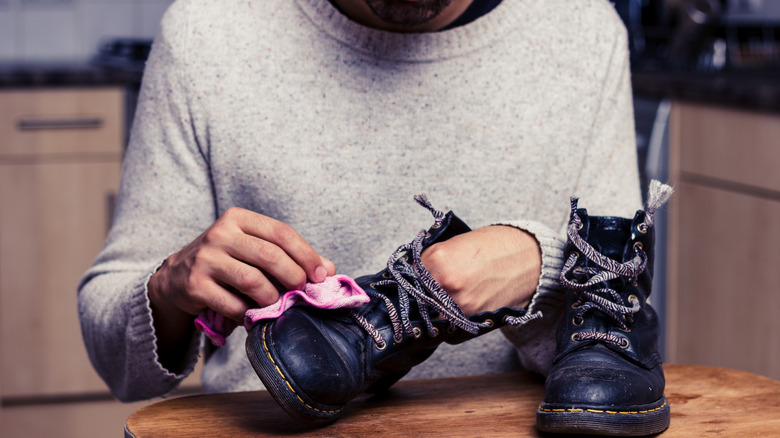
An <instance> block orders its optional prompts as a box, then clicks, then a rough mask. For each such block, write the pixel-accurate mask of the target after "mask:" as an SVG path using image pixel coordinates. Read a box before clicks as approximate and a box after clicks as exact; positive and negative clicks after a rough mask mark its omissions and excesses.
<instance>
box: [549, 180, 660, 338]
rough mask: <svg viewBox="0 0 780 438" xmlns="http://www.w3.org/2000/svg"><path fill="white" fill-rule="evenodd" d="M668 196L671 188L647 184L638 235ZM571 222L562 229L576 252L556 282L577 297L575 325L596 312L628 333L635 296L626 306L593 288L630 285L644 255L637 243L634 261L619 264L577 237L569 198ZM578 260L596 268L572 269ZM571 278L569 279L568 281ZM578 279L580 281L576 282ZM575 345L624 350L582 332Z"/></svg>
mask: <svg viewBox="0 0 780 438" xmlns="http://www.w3.org/2000/svg"><path fill="white" fill-rule="evenodd" d="M671 194H672V188H671V187H669V186H668V185H665V184H661V183H660V182H658V181H655V180H653V181H652V182H651V184H650V193H649V196H648V207H647V209H646V210H645V217H644V220H643V221H642V223H640V224H639V225H638V228H639V231H640V232H642V233H646V232H647V231H648V230H649V229H650V228H652V227H653V224H654V216H655V212H656V211H657V210H658V209H659V208H661V206H662V205H663V204H664V203H666V201H667V200H668V199H669V197H670V196H671ZM571 203H572V220H570V221H569V225H568V227H567V228H566V234H567V235H568V238H569V241H571V242H572V244H574V246H575V247H576V248H577V250H578V251H579V253H578V252H572V253H571V254H569V257H568V258H567V259H566V262H565V263H564V265H563V269H562V270H561V276H560V281H561V283H562V284H563V286H564V287H565V288H567V289H570V290H573V291H574V292H575V293H576V294H577V300H576V301H575V302H574V304H573V307H574V308H575V309H577V312H576V314H575V316H574V322H575V324H577V325H579V324H582V322H583V321H584V320H583V318H584V315H585V313H586V312H588V311H590V310H592V309H596V310H599V311H600V312H602V313H603V314H604V315H606V316H607V317H609V319H611V320H612V321H614V322H615V324H617V325H618V327H620V328H621V329H622V330H627V329H628V324H630V323H631V322H632V321H633V315H634V314H636V313H637V312H639V310H640V308H641V303H640V301H639V298H637V297H636V296H635V295H630V296H628V298H627V300H628V303H626V301H625V300H624V299H623V297H621V296H620V294H619V293H618V292H617V291H615V290H614V289H611V288H609V287H600V288H595V287H597V286H598V285H604V286H605V285H606V284H607V282H608V281H610V280H613V279H616V278H619V277H625V278H628V279H630V280H631V281H635V279H636V278H637V277H638V276H639V274H641V273H642V272H643V271H644V270H645V268H646V267H647V254H646V253H645V251H644V248H643V247H642V245H641V243H640V242H637V244H635V245H634V252H635V254H634V257H633V258H632V259H631V260H629V261H627V262H625V263H620V262H617V261H615V260H612V259H611V258H609V257H606V256H604V255H603V254H601V253H599V252H598V251H596V249H595V248H593V247H592V246H591V245H590V244H588V242H586V241H585V239H583V238H582V237H581V236H580V235H579V230H580V229H581V228H582V218H580V217H579V215H577V213H576V211H577V198H572V200H571ZM580 256H583V257H585V258H587V259H588V260H590V261H592V262H593V263H594V264H595V265H596V266H593V267H582V266H576V264H577V260H578V259H579V257H580ZM569 277H571V279H570V278H569ZM578 279H584V280H583V281H578ZM573 339H574V340H575V341H583V340H595V341H603V342H609V343H612V344H615V345H619V346H621V347H623V348H626V347H628V339H626V338H624V337H622V336H617V335H614V334H612V333H603V332H598V331H595V330H583V331H580V332H577V333H575V334H574V335H573Z"/></svg>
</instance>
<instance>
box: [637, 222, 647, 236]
mask: <svg viewBox="0 0 780 438" xmlns="http://www.w3.org/2000/svg"><path fill="white" fill-rule="evenodd" d="M648 229H649V227H648V226H647V224H646V223H644V222H642V223H640V224H638V225H637V226H636V230H637V231H639V232H640V233H642V234H647V230H648Z"/></svg>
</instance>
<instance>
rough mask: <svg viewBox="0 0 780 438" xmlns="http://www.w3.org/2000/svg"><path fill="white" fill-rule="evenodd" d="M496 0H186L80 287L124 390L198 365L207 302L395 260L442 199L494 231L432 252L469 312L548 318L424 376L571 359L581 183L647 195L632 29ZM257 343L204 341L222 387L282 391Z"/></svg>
mask: <svg viewBox="0 0 780 438" xmlns="http://www.w3.org/2000/svg"><path fill="white" fill-rule="evenodd" d="M477 1H478V0H477ZM490 3H491V4H490V5H489V6H488V7H480V6H481V5H480V4H477V2H476V1H474V2H472V1H471V0H450V1H447V0H440V1H436V0H419V1H412V0H405V1H401V0H333V3H331V2H330V1H328V0H264V1H251V0H250V1H243V2H234V1H229V2H225V1H224V0H180V1H178V2H177V3H175V4H174V5H173V6H172V7H171V9H170V10H169V11H168V12H167V14H166V16H165V18H164V20H163V23H162V26H161V30H160V33H159V35H158V37H157V39H156V41H155V44H154V48H153V50H152V54H151V56H150V59H149V61H148V64H147V69H146V72H145V76H144V84H143V88H142V92H141V96H140V101H139V106H138V112H137V115H136V119H135V123H134V126H133V132H132V136H131V141H130V145H129V147H128V150H127V155H126V161H125V168H124V173H123V179H122V185H121V189H120V194H119V197H118V204H117V209H116V218H115V222H114V226H113V228H112V230H111V233H110V235H109V237H108V240H107V243H106V247H105V248H104V250H103V252H102V253H101V254H100V256H99V257H98V259H97V260H96V262H95V265H94V266H93V267H92V268H91V269H90V270H89V271H88V272H87V273H86V275H85V276H84V279H83V280H82V283H81V285H80V288H79V310H80V314H81V319H82V329H83V334H84V338H85V342H86V345H87V349H88V352H89V354H90V357H91V359H92V361H93V363H94V365H95V367H96V369H97V370H98V372H99V373H100V374H101V376H102V377H103V378H104V379H105V380H106V382H107V384H108V385H109V387H110V388H111V390H112V391H113V393H114V394H115V395H116V396H117V397H118V398H119V399H121V400H137V399H144V398H150V397H154V396H158V395H162V394H164V393H166V392H168V391H170V390H172V389H173V388H175V387H176V385H177V384H178V383H179V382H180V381H181V380H182V379H183V378H184V377H186V376H187V375H188V374H189V373H190V372H191V371H192V368H193V367H194V364H195V362H196V361H197V358H198V354H199V346H200V341H201V339H200V337H199V336H198V334H197V332H195V331H194V330H193V324H192V321H193V319H194V316H195V315H197V314H198V313H200V312H201V311H203V310H205V309H211V310H213V311H215V312H217V313H219V314H221V315H224V316H225V317H228V318H231V319H234V320H236V321H240V320H241V318H242V315H243V313H244V312H245V311H246V310H247V308H249V307H262V306H265V305H268V304H271V303H273V302H275V301H276V299H277V298H278V296H279V291H283V290H288V289H294V288H300V287H301V286H302V285H303V283H304V282H305V281H307V280H308V281H311V282H320V281H322V280H323V279H324V278H325V277H326V276H328V275H333V274H334V273H336V272H339V273H344V274H348V275H354V276H357V275H360V274H362V273H368V272H376V271H377V270H378V269H380V268H382V267H383V266H384V265H385V262H386V260H387V257H388V256H389V255H390V254H391V253H392V252H393V250H394V249H395V248H396V247H397V246H398V245H399V244H400V243H403V242H406V241H408V239H409V236H412V235H414V233H415V232H416V231H417V229H419V228H420V227H423V226H425V225H426V224H427V223H428V218H427V216H426V213H425V212H424V211H419V210H420V209H418V208H416V207H415V206H414V203H413V202H410V201H411V196H412V194H414V193H416V192H419V191H420V190H425V191H426V192H427V193H428V195H429V197H430V199H431V201H432V202H433V203H434V204H436V205H442V206H447V207H448V208H451V209H453V210H455V211H456V212H457V214H458V215H459V216H460V217H461V218H462V219H464V220H465V221H466V222H467V223H468V224H470V225H471V226H472V227H477V228H475V229H474V231H472V232H469V233H466V234H464V235H462V236H458V237H457V238H453V239H450V240H447V241H446V242H442V243H440V244H437V245H435V246H433V247H431V248H429V249H428V250H427V251H426V252H425V253H424V254H423V263H424V265H425V266H426V268H427V269H428V271H429V272H430V273H431V274H432V275H433V277H434V278H435V279H436V280H438V282H439V283H440V284H441V285H442V286H443V287H444V289H445V290H446V291H447V292H448V293H449V294H450V295H452V296H453V298H454V299H455V301H456V302H457V303H458V305H459V306H460V307H461V308H462V309H463V310H464V312H465V313H466V314H472V313H477V312H479V311H482V310H491V309H496V308H498V307H502V306H514V307H523V306H528V305H529V303H530V305H531V306H532V307H533V309H532V310H540V311H543V312H544V313H545V317H544V318H542V319H541V320H538V321H533V322H531V323H528V324H527V325H526V326H523V327H521V328H518V329H507V330H506V331H505V334H506V335H507V336H508V337H509V338H510V339H512V341H513V342H514V344H515V345H516V348H517V349H516V348H515V347H514V346H512V344H510V343H509V342H507V341H506V340H505V339H504V338H502V337H501V335H500V333H498V332H495V333H492V334H491V335H487V336H483V337H480V338H477V339H475V340H472V341H469V342H467V343H465V344H463V345H460V346H457V347H452V346H446V345H445V346H443V347H441V348H440V349H439V350H438V351H437V352H436V354H435V355H434V356H433V357H432V358H431V359H429V360H428V361H426V362H424V363H423V364H422V365H420V366H418V367H416V368H415V369H414V370H413V371H412V373H410V375H409V376H408V378H419V377H431V376H444V375H457V374H469V373H472V374H473V373H490V372H499V371H507V370H510V369H515V368H516V367H518V363H517V362H518V356H517V355H518V353H519V359H520V363H521V364H522V365H523V366H525V367H526V368H529V369H532V370H534V371H538V372H542V373H544V372H546V371H547V369H549V367H550V362H551V356H552V351H553V349H554V347H555V344H554V343H555V341H554V330H555V324H556V321H555V317H556V315H557V313H556V312H555V309H556V308H557V307H559V306H560V301H561V297H560V292H559V284H558V280H557V278H558V273H559V272H560V268H561V266H562V259H563V255H562V248H563V245H564V243H565V234H564V227H565V224H566V222H567V219H568V209H567V206H568V197H569V196H570V195H572V194H576V195H578V196H580V198H581V199H582V202H583V204H585V203H586V202H587V205H588V207H589V210H590V211H591V212H592V213H593V214H619V215H631V214H632V213H633V211H634V210H636V209H637V208H638V207H639V205H640V195H639V190H638V182H637V181H638V177H637V168H636V156H635V150H634V140H633V139H634V133H633V119H632V105H631V93H630V85H629V73H628V63H627V59H628V56H627V55H628V54H627V50H626V37H625V30H624V29H623V27H622V24H621V23H620V21H619V19H618V17H617V16H616V15H615V13H614V11H613V10H612V9H611V7H610V6H609V4H608V3H607V2H606V1H601V0H512V1H503V2H500V4H498V3H499V2H490ZM496 4H498V6H496ZM483 6H484V4H483ZM485 9H487V10H485ZM464 23H465V24H464ZM245 336H246V333H245V332H244V331H243V330H238V331H236V332H234V334H233V335H232V336H230V338H229V339H228V343H227V345H226V346H224V347H221V348H218V349H216V350H213V349H209V350H208V351H206V357H205V366H204V373H203V383H204V387H205V389H206V390H207V391H210V392H216V391H235V390H248V389H256V388H259V387H260V382H259V380H258V379H257V376H256V375H255V374H254V372H253V370H252V368H251V367H250V366H249V364H248V362H247V360H246V356H245V353H244V350H243V344H244V338H245Z"/></svg>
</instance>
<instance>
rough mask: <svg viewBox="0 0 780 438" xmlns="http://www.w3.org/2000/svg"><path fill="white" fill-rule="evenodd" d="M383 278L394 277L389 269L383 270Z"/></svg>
mask: <svg viewBox="0 0 780 438" xmlns="http://www.w3.org/2000/svg"><path fill="white" fill-rule="evenodd" d="M382 278H393V276H392V275H390V273H389V272H387V271H382Z"/></svg>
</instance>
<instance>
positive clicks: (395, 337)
mask: <svg viewBox="0 0 780 438" xmlns="http://www.w3.org/2000/svg"><path fill="white" fill-rule="evenodd" d="M403 341H404V337H403V335H393V342H395V343H396V344H400V343H401V342H403Z"/></svg>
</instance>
